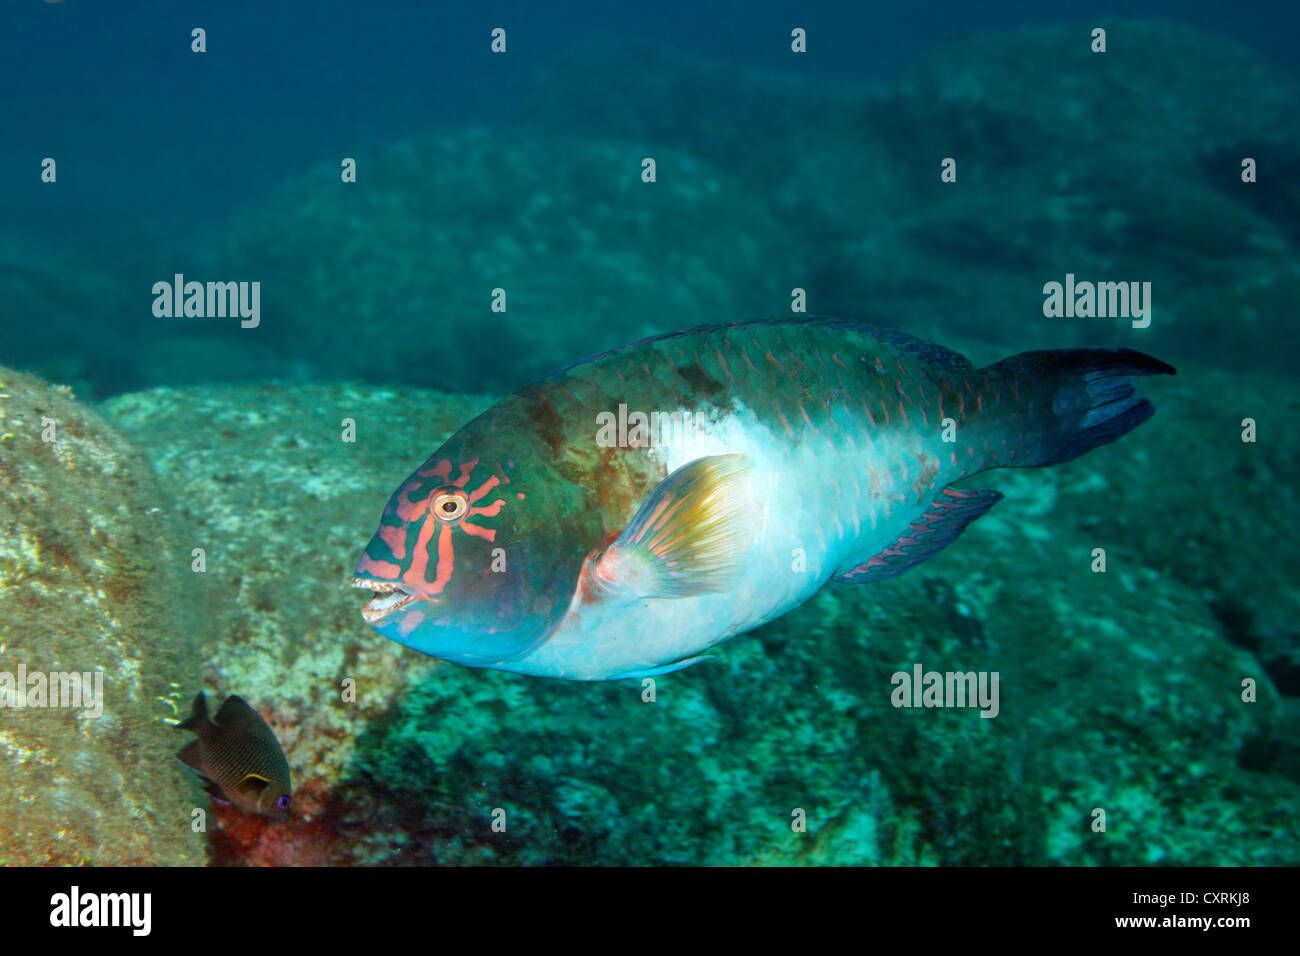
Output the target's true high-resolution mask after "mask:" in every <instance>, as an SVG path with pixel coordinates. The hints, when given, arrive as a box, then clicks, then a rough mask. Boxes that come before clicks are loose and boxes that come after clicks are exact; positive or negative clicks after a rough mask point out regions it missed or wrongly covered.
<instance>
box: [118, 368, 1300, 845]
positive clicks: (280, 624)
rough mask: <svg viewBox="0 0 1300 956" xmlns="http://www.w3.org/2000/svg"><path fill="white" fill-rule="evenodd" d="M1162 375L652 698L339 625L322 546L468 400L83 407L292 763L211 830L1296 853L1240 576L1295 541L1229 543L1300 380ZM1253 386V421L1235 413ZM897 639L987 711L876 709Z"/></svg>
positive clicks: (223, 399) (1257, 500) (340, 398)
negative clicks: (1108, 426) (1244, 551)
mask: <svg viewBox="0 0 1300 956" xmlns="http://www.w3.org/2000/svg"><path fill="white" fill-rule="evenodd" d="M1152 391H1153V393H1155V392H1156V389H1154V388H1153V389H1152ZM1279 399H1281V400H1282V404H1281V405H1279V404H1277V402H1278V400H1279ZM1156 400H1157V403H1158V405H1159V412H1158V414H1157V417H1156V418H1155V419H1154V420H1153V421H1152V422H1151V423H1149V424H1147V425H1146V426H1143V428H1141V429H1139V430H1138V432H1136V433H1134V434H1133V435H1131V436H1129V437H1127V438H1126V439H1124V440H1122V441H1121V442H1119V443H1117V444H1115V445H1112V446H1108V447H1106V448H1103V449H1099V450H1097V451H1094V452H1093V453H1091V454H1089V455H1088V456H1086V457H1085V458H1083V459H1081V460H1079V461H1076V462H1073V463H1071V464H1069V465H1066V466H1062V467H1059V468H1054V469H1049V470H1045V471H1002V472H995V473H992V474H987V475H981V476H979V478H977V479H976V480H975V483H976V484H978V485H979V486H980V487H990V488H997V489H1000V490H1002V491H1004V492H1005V493H1006V494H1007V499H1006V500H1005V501H1003V502H1002V503H1000V504H999V505H998V506H997V507H996V508H995V509H994V510H993V511H992V512H991V513H990V514H988V515H986V516H985V517H983V518H981V519H980V520H979V521H978V522H976V524H975V526H974V527H973V528H972V529H971V530H970V531H969V532H967V533H966V534H965V535H964V536H963V537H962V538H961V540H960V541H958V542H957V543H956V544H955V545H954V546H953V547H951V548H949V549H948V550H947V551H945V552H944V554H942V555H941V556H939V557H938V558H936V559H934V560H933V561H931V562H929V563H927V564H925V565H923V566H922V567H921V568H919V569H918V570H916V571H914V572H911V573H909V574H906V575H903V576H901V577H899V578H896V579H893V580H891V581H888V582H883V583H881V584H878V585H872V586H848V585H832V586H831V587H829V588H828V589H827V590H826V591H824V592H823V593H822V594H821V595H819V596H818V597H817V598H816V599H815V600H814V601H812V602H810V603H809V604H808V605H806V606H804V607H802V608H800V609H798V610H797V611H795V612H793V613H792V614H790V615H788V616H786V617H785V618H782V619H780V620H778V621H775V622H773V623H772V624H770V625H768V626H766V627H764V628H762V629H760V630H759V631H757V632H755V633H754V634H752V635H747V636H742V637H740V638H737V639H735V640H733V641H731V642H729V643H727V644H725V645H723V646H722V647H721V648H720V649H719V654H718V657H717V659H715V660H712V661H708V662H705V663H703V664H700V665H697V666H696V667H694V668H692V669H690V670H688V671H684V672H682V673H680V674H674V675H670V676H666V677H661V678H659V679H658V682H657V685H656V687H655V694H654V698H655V699H654V700H653V701H652V702H651V701H647V700H645V699H644V697H643V695H644V693H645V691H644V688H643V687H642V686H641V685H639V684H638V683H636V682H620V683H617V684H568V683H563V682H557V681H548V680H539V679H530V678H525V677H519V676H515V675H510V674H503V673H498V672H492V671H478V670H470V669H466V668H461V667H457V666H455V665H449V664H442V663H438V662H433V661H430V660H428V659H425V658H423V657H421V656H420V655H418V654H416V653H414V652H411V651H407V650H404V649H402V648H399V647H397V646H395V645H391V644H388V643H387V642H385V641H383V640H382V639H381V638H379V637H378V636H377V635H375V634H373V633H372V632H371V631H369V629H368V628H366V627H365V626H364V625H363V624H362V622H361V620H360V615H359V613H358V605H359V604H360V603H361V601H360V599H359V598H358V596H357V595H356V594H355V593H354V592H352V591H351V589H350V588H349V587H348V586H347V584H348V577H349V573H350V569H351V567H352V565H353V563H354V562H355V560H356V557H357V554H358V549H359V547H360V546H361V545H362V544H363V543H364V541H365V540H367V538H368V536H369V534H370V532H371V531H372V530H373V529H372V525H373V523H374V521H375V519H376V516H377V514H378V511H379V509H380V508H382V505H383V502H384V500H385V499H386V497H387V495H388V494H389V493H390V491H391V490H392V489H393V488H394V487H395V486H396V484H397V483H398V482H399V481H400V480H401V479H402V478H403V477H404V476H405V475H406V473H407V472H408V471H409V469H410V467H411V466H412V465H413V464H415V463H418V461H420V460H422V459H423V457H424V456H425V455H427V453H428V452H429V451H431V450H432V449H433V448H434V447H435V446H436V445H437V444H438V442H440V441H441V440H442V439H443V438H444V437H445V436H446V435H448V434H450V432H451V431H452V430H454V429H455V428H456V427H457V425H458V424H460V423H462V422H464V421H466V420H468V418H469V417H471V416H472V415H473V414H474V413H475V412H476V411H477V410H478V409H480V408H481V407H482V406H483V404H484V402H485V400H482V399H473V398H464V397H454V396H443V395H438V394H435V393H431V392H425V391H419V390H410V389H375V388H369V387H364V386H349V387H345V386H294V387H293V388H282V387H278V386H264V387H224V388H209V389H203V390H188V391H178V390H171V389H162V390H156V391H152V392H147V393H140V394H136V395H131V396H124V397H122V398H119V399H116V400H114V401H112V402H110V403H109V404H108V406H107V413H108V414H109V415H110V417H111V419H112V420H113V422H114V423H115V425H116V426H117V427H119V428H121V429H122V430H123V431H124V432H126V433H127V434H128V435H130V436H131V437H132V439H133V440H134V441H135V442H137V443H138V444H139V445H140V446H141V447H143V448H144V449H146V451H147V452H148V453H149V454H150V455H151V456H152V458H153V460H154V461H155V463H156V465H157V467H158V469H159V472H160V476H161V480H162V481H163V483H164V484H165V485H166V486H167V487H168V488H170V497H171V500H173V501H175V502H176V506H175V507H176V516H177V518H178V519H179V520H180V521H181V523H182V524H183V525H184V527H185V528H186V530H185V531H184V532H183V533H182V539H183V541H184V545H183V546H184V547H185V548H188V547H190V546H191V545H193V546H202V547H205V548H207V549H208V553H209V555H210V563H209V565H208V571H207V572H206V574H204V575H199V576H198V577H200V578H201V579H202V580H201V584H200V587H201V588H202V589H203V590H204V591H205V593H206V597H204V598H202V599H201V601H200V605H199V606H200V607H201V608H202V609H203V613H204V616H205V617H206V618H207V619H208V620H209V621H210V628H209V629H208V630H207V631H206V633H205V635H204V657H205V660H206V662H207V664H206V670H205V676H206V684H207V686H208V687H209V688H210V689H212V690H214V691H216V692H218V693H224V692H227V691H233V692H237V693H239V694H241V695H243V696H245V697H247V698H248V699H249V700H251V701H254V702H256V703H258V704H260V705H263V708H262V709H263V712H264V713H265V712H269V713H270V714H271V715H272V716H273V723H272V725H273V727H275V729H276V731H277V733H278V734H279V735H280V738H281V740H282V741H283V742H284V743H285V746H286V750H287V752H288V754H289V758H290V762H291V766H292V769H293V772H294V777H295V787H296V791H297V794H298V796H299V804H300V805H299V810H300V812H301V814H302V816H303V819H302V820H301V821H299V822H297V823H294V824H290V825H283V824H276V823H274V822H273V821H267V820H261V819H250V818H246V817H236V816H231V815H226V816H224V817H223V818H222V819H221V821H220V822H219V829H218V831H216V832H214V834H213V843H214V846H215V847H216V853H217V857H216V859H217V860H218V862H221V863H243V862H252V863H270V862H275V863H286V862H304V861H311V862H325V861H328V862H334V863H340V862H347V863H360V864H377V863H383V864H430V863H439V864H464V863H505V864H564V863H569V864H577V863H606V864H616V863H618V864H638V863H692V864H694V863H708V864H745V863H828V864H864V863H871V864H895V863H902V864H908V863H913V864H914V863H920V864H1000V863H1026V864H1048V863H1058V864H1087V863H1107V864H1129V865H1140V864H1151V863H1162V864H1191V863H1205V864H1211V863H1213V864H1222V863H1242V864H1248V863H1274V864H1286V863H1295V862H1297V859H1296V857H1295V849H1294V848H1295V846H1296V845H1297V842H1296V837H1297V833H1296V832H1295V830H1296V824H1295V821H1294V818H1293V816H1292V815H1291V814H1290V813H1289V812H1285V808H1286V807H1288V806H1290V805H1292V804H1293V803H1294V801H1295V800H1296V799H1297V798H1300V774H1297V773H1296V766H1297V760H1296V753H1297V744H1296V741H1297V739H1298V738H1297V736H1296V734H1295V720H1294V717H1288V714H1290V713H1293V710H1292V709H1291V708H1292V706H1293V704H1294V702H1295V701H1294V696H1293V695H1294V691H1293V690H1291V689H1289V688H1288V686H1287V685H1286V683H1285V674H1284V671H1283V670H1280V669H1279V665H1278V663H1277V655H1278V654H1283V651H1282V650H1281V649H1280V648H1281V646H1282V645H1283V644H1285V643H1286V636H1285V635H1282V634H1280V633H1278V628H1279V627H1281V618H1275V616H1274V615H1273V613H1272V612H1271V611H1270V610H1269V609H1270V608H1272V607H1274V606H1277V607H1279V608H1283V610H1279V611H1278V613H1279V614H1281V615H1282V617H1283V618H1284V617H1285V613H1286V612H1285V610H1284V608H1285V607H1289V606H1291V604H1290V602H1294V601H1295V600H1296V594H1295V592H1294V586H1293V583H1291V582H1288V581H1284V580H1282V578H1283V577H1284V576H1285V574H1286V568H1288V567H1294V566H1295V563H1294V562H1296V561H1297V560H1300V555H1297V554H1295V553H1294V551H1295V543H1294V542H1291V543H1290V544H1289V545H1288V544H1285V543H1283V544H1280V545H1276V547H1278V548H1279V549H1280V550H1279V551H1278V552H1277V554H1276V562H1277V564H1276V567H1277V573H1276V575H1275V576H1272V577H1270V576H1269V575H1268V574H1263V575H1255V574H1252V573H1249V572H1248V571H1246V570H1245V568H1246V565H1245V564H1243V563H1242V561H1241V558H1240V541H1241V538H1240V537H1239V535H1240V534H1241V532H1242V531H1243V530H1244V527H1245V524H1246V523H1248V522H1249V521H1250V520H1251V518H1250V516H1251V515H1256V514H1259V513H1260V511H1261V510H1263V509H1266V508H1270V507H1272V508H1274V509H1276V508H1278V507H1279V503H1278V501H1277V496H1276V488H1277V483H1278V481H1279V480H1281V479H1282V477H1283V476H1284V475H1285V473H1286V468H1287V463H1288V462H1289V461H1292V460H1294V456H1295V453H1296V451H1297V449H1296V448H1295V447H1294V442H1293V441H1292V440H1291V439H1290V438H1289V437H1288V436H1287V434H1286V433H1285V430H1284V429H1282V428H1280V427H1278V424H1277V422H1276V421H1274V420H1273V419H1272V415H1273V414H1275V412H1271V411H1269V409H1276V408H1279V407H1287V404H1286V403H1287V402H1290V403H1294V401H1295V400H1296V395H1295V391H1294V387H1293V386H1291V385H1289V384H1283V383H1281V382H1280V381H1269V380H1260V381H1256V382H1254V383H1252V384H1250V385H1247V386H1244V387H1243V386H1242V385H1241V384H1240V383H1239V382H1237V380H1236V379H1234V378H1232V377H1230V376H1226V375H1224V374H1222V373H1215V372H1209V371H1206V370H1203V369H1197V368H1184V369H1181V370H1180V375H1179V377H1178V378H1177V379H1173V380H1169V381H1162V382H1160V383H1159V390H1158V393H1157V394H1156ZM1252 412H1254V413H1256V414H1258V415H1260V417H1261V421H1263V422H1264V423H1265V424H1264V426H1263V427H1264V429H1265V434H1266V435H1267V436H1268V438H1267V441H1264V440H1261V441H1260V442H1258V443H1254V444H1250V443H1243V442H1242V441H1241V437H1240V427H1239V422H1240V418H1241V417H1243V416H1245V415H1249V414H1251V413H1252ZM344 419H351V420H352V421H353V422H355V424H356V441H355V442H346V441H344V440H343V431H342V429H343V427H344ZM196 420H198V421H203V422H206V423H209V424H208V425H207V426H205V428H203V429H200V430H196V429H195V427H194V422H195V421H196ZM1198 462H1199V463H1201V464H1199V465H1197V464H1196V463H1198ZM1208 489H1215V491H1214V493H1213V494H1208V493H1207V490H1208ZM1279 520H1285V519H1283V518H1281V517H1280V518H1279ZM1095 548H1104V549H1105V551H1106V560H1107V565H1106V570H1105V572H1097V571H1094V570H1093V566H1094V561H1095V555H1094V553H1093V549H1095ZM1288 548H1289V549H1290V550H1288ZM1215 555H1222V556H1223V557H1222V559H1220V560H1214V559H1213V556H1215ZM1229 597H1230V600H1231V602H1232V605H1233V606H1234V607H1237V608H1239V609H1240V610H1239V611H1238V612H1237V613H1236V616H1235V617H1234V616H1233V615H1232V614H1227V615H1225V613H1224V610H1223V602H1224V600H1225V599H1229ZM1279 602H1281V603H1280V604H1279ZM1243 620H1249V621H1250V622H1252V623H1251V624H1249V625H1243V624H1242V623H1241V621H1243ZM1270 641H1271V642H1272V643H1271V644H1270ZM1266 645H1268V646H1271V647H1272V650H1271V651H1270V652H1269V654H1272V655H1273V656H1271V657H1270V656H1268V654H1266V655H1265V656H1264V657H1261V656H1258V655H1257V653H1256V651H1257V650H1258V649H1259V648H1261V647H1264V646H1266ZM1287 646H1288V648H1289V650H1288V651H1286V652H1287V653H1293V651H1294V648H1293V645H1287ZM917 663H920V664H921V665H923V667H924V668H926V669H928V670H940V671H949V670H954V671H967V670H976V671H979V670H987V671H997V672H999V674H1000V681H1001V683H1000V687H1001V701H1000V712H999V714H998V716H997V717H996V718H993V719H983V718H980V717H979V716H978V711H977V710H974V709H967V710H938V709H897V708H895V707H893V706H892V705H891V703H890V694H891V691H892V690H893V686H892V684H891V676H892V675H893V674H894V673H895V672H897V671H910V669H911V668H912V667H913V665H914V664H917ZM349 678H351V679H353V680H355V681H356V684H355V687H356V690H357V697H356V701H355V702H349V701H347V700H345V697H344V688H345V687H346V686H347V685H346V683H345V682H346V681H347V679H349ZM1246 678H1250V679H1252V680H1253V681H1254V682H1256V684H1257V686H1258V691H1257V700H1256V701H1255V702H1253V703H1247V702H1244V701H1243V699H1242V681H1243V680H1244V679H1246ZM1279 687H1281V689H1282V690H1283V691H1285V692H1286V693H1285V694H1283V693H1280V692H1279ZM1287 695H1291V696H1287ZM1098 809H1101V810H1104V811H1105V812H1106V821H1107V825H1106V830H1105V832H1096V831H1094V829H1093V822H1094V819H1095V811H1096V810H1098ZM797 810H802V811H803V812H804V813H805V814H806V818H807V832H795V831H793V830H792V828H791V823H792V819H793V818H792V813H794V812H796V811H797ZM502 813H503V814H504V820H505V831H504V832H497V831H495V830H494V829H493V821H494V814H495V819H501V818H502Z"/></svg>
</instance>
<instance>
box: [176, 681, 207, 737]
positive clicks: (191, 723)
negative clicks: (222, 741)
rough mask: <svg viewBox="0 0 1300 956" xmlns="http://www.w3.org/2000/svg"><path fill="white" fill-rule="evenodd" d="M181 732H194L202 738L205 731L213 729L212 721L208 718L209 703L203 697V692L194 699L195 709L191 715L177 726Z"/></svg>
mask: <svg viewBox="0 0 1300 956" xmlns="http://www.w3.org/2000/svg"><path fill="white" fill-rule="evenodd" d="M176 726H177V727H179V728H180V729H181V730H192V731H194V732H195V733H196V734H198V735H199V736H200V737H202V736H203V732H204V731H205V730H208V729H211V727H212V720H211V719H210V718H209V717H208V701H207V698H206V697H204V696H203V691H199V695H198V696H197V697H195V698H194V707H193V708H192V709H191V710H190V715H189V716H188V717H186V718H185V719H184V720H182V721H181V722H180V723H179V724H177V725H176Z"/></svg>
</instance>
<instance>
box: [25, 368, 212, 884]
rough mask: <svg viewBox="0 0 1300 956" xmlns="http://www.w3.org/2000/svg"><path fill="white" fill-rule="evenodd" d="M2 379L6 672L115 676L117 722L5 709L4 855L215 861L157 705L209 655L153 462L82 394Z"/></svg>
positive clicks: (84, 860) (108, 699)
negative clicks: (179, 577) (178, 567)
mask: <svg viewBox="0 0 1300 956" xmlns="http://www.w3.org/2000/svg"><path fill="white" fill-rule="evenodd" d="M3 379H4V382H5V388H4V395H3V397H0V427H2V428H3V429H5V430H6V432H7V433H8V434H10V435H12V436H13V437H12V439H11V440H10V441H8V442H7V443H6V444H5V446H4V448H3V449H2V450H0V456H2V457H0V529H3V534H0V670H4V671H6V672H9V673H11V674H12V673H15V672H16V671H17V670H18V669H19V668H20V667H22V668H25V670H26V672H27V673H28V674H31V673H34V672H40V673H42V674H50V673H54V672H72V671H75V672H78V673H93V672H96V671H98V672H101V673H102V680H103V713H102V715H100V716H78V715H80V714H83V713H85V711H84V710H82V709H74V710H73V711H68V710H65V709H62V708H54V707H49V708H35V707H29V708H21V709H19V708H16V707H14V706H7V707H5V708H4V709H2V710H0V804H2V805H3V806H4V807H5V810H4V813H3V814H2V815H0V853H3V855H4V857H5V858H6V859H7V860H8V861H9V862H11V863H14V864H23V865H31V864H68V865H75V866H83V865H115V864H124V863H150V864H169V865H176V864H185V863H191V864H193V863H202V862H203V861H204V849H203V846H204V844H203V839H202V836H201V835H199V834H195V833H193V832H192V831H191V828H190V818H189V813H190V810H191V808H192V807H193V805H194V802H193V796H192V791H191V789H190V786H189V781H187V780H185V779H184V778H181V777H178V776H177V775H176V773H175V767H174V764H175V761H174V760H173V759H172V752H173V751H174V749H175V739H174V736H173V734H172V732H171V731H170V729H169V728H167V727H166V726H165V725H164V724H162V723H161V717H162V714H161V712H160V711H159V710H158V708H157V706H156V701H155V700H154V696H155V695H157V694H159V693H161V692H162V691H163V690H164V689H165V688H166V687H167V684H168V681H169V680H183V681H185V682H186V683H189V684H191V685H192V684H193V683H194V681H195V678H196V676H197V668H198V657H197V654H196V650H197V648H196V647H195V646H194V644H193V643H192V639H193V634H192V632H190V633H187V630H186V625H185V623H184V619H183V618H182V617H181V616H180V615H179V614H178V613H177V609H176V608H175V607H174V606H173V605H172V604H171V603H170V591H171V587H170V582H171V581H172V580H173V566H172V563H173V560H174V557H173V554H172V552H171V551H170V550H169V548H168V544H167V541H166V539H165V535H164V534H163V533H162V528H161V525H160V522H159V520H158V515H157V512H158V504H159V500H160V499H159V497H158V489H157V487H156V486H155V485H154V483H153V478H152V474H151V472H150V469H149V466H148V465H147V464H146V463H145V462H144V461H142V460H141V459H140V458H139V456H138V455H137V453H136V452H135V450H134V449H133V448H131V446H130V445H129V444H128V443H127V442H126V441H124V440H123V439H122V438H121V436H120V435H118V434H117V433H116V432H115V431H114V430H113V429H112V428H111V427H110V426H109V425H108V424H107V423H105V422H104V421H103V419H101V418H100V417H99V416H98V415H97V414H95V413H94V412H92V411H90V410H88V409H86V408H85V407H83V406H81V405H80V404H78V403H77V402H76V401H75V400H74V399H73V397H72V395H71V393H70V392H69V391H68V390H66V389H60V388H57V387H54V386H50V385H48V384H46V383H44V382H42V381H40V380H38V379H35V378H33V377H31V376H28V375H25V374H23V373H21V372H10V371H8V370H5V372H4V375H3ZM51 421H52V422H53V427H54V431H53V434H52V436H50V437H53V439H54V440H53V441H45V440H44V439H45V437H46V435H47V432H46V429H47V427H48V426H49V423H50V422H51ZM51 702H52V701H51ZM10 703H11V704H12V702H10Z"/></svg>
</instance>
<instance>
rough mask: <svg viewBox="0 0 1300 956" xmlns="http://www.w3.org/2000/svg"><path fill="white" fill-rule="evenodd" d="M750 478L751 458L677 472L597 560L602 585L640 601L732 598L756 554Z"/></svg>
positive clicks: (700, 463) (716, 458)
mask: <svg viewBox="0 0 1300 956" xmlns="http://www.w3.org/2000/svg"><path fill="white" fill-rule="evenodd" d="M747 471H748V461H747V459H746V458H745V456H744V455H713V456H711V457H708V458H701V459H699V460H697V461H693V462H691V463H690V464H689V465H685V466H684V467H682V468H679V469H677V471H675V472H673V473H672V474H671V475H669V476H668V477H667V478H665V479H664V480H663V481H661V482H660V483H659V485H658V486H657V487H656V488H655V490H654V491H652V492H651V493H650V496H649V497H648V498H646V500H645V501H644V502H643V503H642V505H641V507H640V508H639V509H637V513H636V514H635V515H633V517H632V521H631V522H630V523H629V524H628V526H627V527H626V528H624V529H623V533H622V534H620V535H619V536H618V538H617V539H616V540H615V541H614V542H613V543H612V544H610V546H609V547H608V548H606V549H605V551H604V553H603V554H601V555H600V556H599V557H598V558H597V559H596V562H595V567H594V577H595V582H596V583H597V584H598V585H599V586H600V587H601V588H602V589H610V590H615V591H620V592H622V593H624V594H626V595H632V596H636V597H668V598H678V597H690V596H692V595H696V594H705V593H708V592H712V591H722V590H725V589H726V588H727V587H728V586H729V585H731V584H732V583H733V582H734V581H735V580H736V578H737V577H738V576H739V574H740V572H741V565H740V562H741V559H742V558H743V556H744V554H745V552H746V551H747V550H748V547H749V537H750V526H749V521H748V519H747V516H746V515H745V513H744V508H745V498H746V496H745V490H746V481H745V479H746V475H747Z"/></svg>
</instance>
